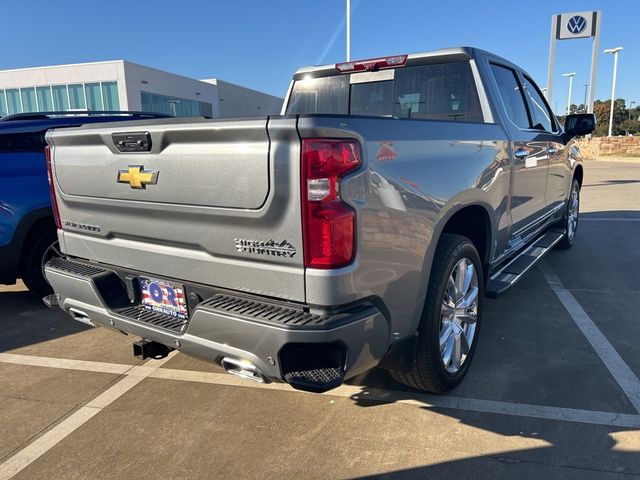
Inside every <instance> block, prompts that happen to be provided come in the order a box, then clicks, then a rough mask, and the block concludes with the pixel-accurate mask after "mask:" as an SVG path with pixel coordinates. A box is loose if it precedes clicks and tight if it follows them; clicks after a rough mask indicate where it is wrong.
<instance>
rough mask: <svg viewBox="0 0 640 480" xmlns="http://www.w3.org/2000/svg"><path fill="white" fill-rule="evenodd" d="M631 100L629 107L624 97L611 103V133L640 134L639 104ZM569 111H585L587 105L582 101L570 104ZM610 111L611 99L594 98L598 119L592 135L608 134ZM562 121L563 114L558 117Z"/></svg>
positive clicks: (594, 109) (595, 112)
mask: <svg viewBox="0 0 640 480" xmlns="http://www.w3.org/2000/svg"><path fill="white" fill-rule="evenodd" d="M635 103H636V102H631V104H630V107H632V108H628V107H627V103H626V101H625V99H624V98H616V101H615V102H614V103H613V128H612V131H611V134H612V135H640V105H635ZM569 111H570V112H571V113H586V112H587V107H586V105H584V104H583V103H581V104H579V105H575V104H571V107H570V109H569ZM610 111H611V100H610V99H609V100H596V101H595V102H594V103H593V113H594V114H595V116H596V119H597V121H598V124H597V127H596V130H595V131H594V132H593V135H594V136H596V137H605V136H607V135H608V134H609V112H610ZM558 118H559V119H560V121H561V123H564V115H563V116H561V117H558Z"/></svg>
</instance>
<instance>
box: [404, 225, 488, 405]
mask: <svg viewBox="0 0 640 480" xmlns="http://www.w3.org/2000/svg"><path fill="white" fill-rule="evenodd" d="M463 261H464V262H465V263H462V270H459V268H460V265H461V262H463ZM469 266H472V267H473V272H474V273H475V281H474V278H471V279H470V282H469V283H468V285H467V289H466V290H465V289H464V284H466V283H467V282H463V288H461V289H459V290H460V291H463V293H464V291H466V292H467V295H466V296H465V295H463V296H462V299H465V298H467V299H470V298H471V297H472V292H473V290H472V288H475V289H476V290H475V304H474V307H473V308H470V309H464V304H463V303H461V302H460V303H459V302H457V301H456V302H450V300H452V299H453V297H454V296H458V294H457V292H458V290H456V288H457V287H456V285H455V282H456V281H457V279H458V278H459V275H458V274H459V272H460V271H464V272H469ZM454 270H456V272H455V273H454ZM483 278H484V277H483V275H482V263H481V261H480V256H479V255H478V251H477V250H476V248H475V247H474V246H473V244H472V243H471V241H470V240H469V239H468V238H466V237H463V236H460V235H450V234H443V235H442V237H441V239H440V241H439V242H438V246H437V248H436V253H435V257H434V260H433V267H432V269H431V276H430V278H429V286H428V289H427V296H426V299H425V305H424V309H423V312H422V317H421V320H420V326H419V327H418V338H417V345H416V348H415V351H414V352H413V353H412V354H413V359H412V362H411V367H410V369H409V370H408V371H407V370H395V371H392V372H391V374H392V376H393V377H394V378H395V379H396V380H398V381H399V382H401V383H403V384H405V385H407V386H409V387H412V388H416V389H418V390H423V391H426V392H431V393H445V392H447V391H449V390H451V389H452V388H454V387H455V386H457V385H458V384H459V383H460V382H461V381H462V379H463V378H464V376H465V375H466V373H467V371H468V370H469V365H470V364H471V361H472V359H473V355H474V353H475V349H476V344H477V343H478V342H477V339H478V333H479V330H480V325H481V323H482V311H483V298H484V284H483ZM450 280H451V281H452V282H453V285H452V284H450V282H449V281H450ZM452 288H453V289H452ZM452 293H453V294H454V295H452ZM454 300H455V299H454ZM445 302H447V303H448V305H451V304H455V306H456V308H455V309H454V308H451V307H449V306H447V305H445ZM461 310H462V313H460V312H461ZM449 311H451V312H452V313H445V312H449ZM470 311H474V312H475V315H471V314H470V313H469V312H470ZM459 313H460V315H458V314H459ZM462 318H465V320H462ZM473 320H475V321H473ZM461 326H462V327H461ZM460 329H461V330H460ZM447 332H450V335H449V336H447ZM456 332H457V336H456ZM461 332H462V333H461ZM463 333H464V335H463ZM441 335H442V338H445V337H446V338H447V339H449V338H453V340H452V341H453V347H452V348H453V350H450V348H449V347H450V345H451V344H450V341H449V340H447V341H445V342H444V345H445V348H444V349H443V351H442V353H441V348H440V345H441V341H440V338H441ZM463 336H464V338H465V339H467V344H468V350H467V353H466V355H462V356H461V357H460V362H459V366H457V368H456V365H455V358H454V357H455V356H456V351H462V352H464V350H466V348H465V345H464V343H463V339H462V337H463ZM458 337H459V338H460V339H459V340H458ZM456 346H459V349H458V350H456V348H457V347H456ZM448 349H449V353H450V355H449V356H450V357H451V358H450V360H449V361H447V357H448V355H447V351H448Z"/></svg>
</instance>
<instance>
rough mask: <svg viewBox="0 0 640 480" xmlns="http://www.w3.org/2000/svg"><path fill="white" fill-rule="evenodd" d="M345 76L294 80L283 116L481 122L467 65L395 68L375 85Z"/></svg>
mask: <svg viewBox="0 0 640 480" xmlns="http://www.w3.org/2000/svg"><path fill="white" fill-rule="evenodd" d="M352 75H354V76H355V75H358V74H352ZM350 77H351V76H350V75H336V76H332V77H324V78H315V79H313V78H312V79H307V80H297V81H296V82H295V83H294V85H293V90H292V91H291V96H290V100H289V104H288V106H287V113H289V114H298V113H301V114H304V113H309V114H313V113H321V114H322V113H325V114H349V115H372V116H393V117H398V118H421V119H426V120H448V121H462V122H482V121H483V117H482V110H481V108H480V101H479V99H478V92H477V90H476V86H475V82H474V79H473V74H472V72H471V66H470V65H469V63H468V62H454V63H441V64H433V65H419V66H414V67H403V68H398V69H396V70H395V71H394V72H393V78H390V79H384V80H380V81H371V82H359V81H358V82H355V81H353V79H351V78H350Z"/></svg>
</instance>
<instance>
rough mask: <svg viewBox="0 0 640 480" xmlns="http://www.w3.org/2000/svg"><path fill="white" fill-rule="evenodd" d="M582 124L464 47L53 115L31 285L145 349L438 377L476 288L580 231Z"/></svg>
mask: <svg viewBox="0 0 640 480" xmlns="http://www.w3.org/2000/svg"><path fill="white" fill-rule="evenodd" d="M594 123H595V119H594V117H593V115H590V114H581V115H569V116H568V117H567V119H566V122H565V125H564V127H563V126H561V125H560V124H559V123H558V120H557V119H556V117H555V116H554V115H553V113H552V111H551V109H550V108H549V105H548V104H547V101H546V100H545V98H544V97H543V95H542V94H541V90H540V89H539V88H538V86H536V84H535V83H534V81H533V80H532V78H531V76H530V75H529V74H527V73H526V72H525V71H524V70H522V69H521V68H519V67H518V66H516V65H514V64H512V63H511V62H509V61H507V60H505V59H503V58H500V57H498V56H496V55H493V54H490V53H488V52H485V51H482V50H478V49H475V48H467V47H465V48H453V49H445V50H438V51H434V52H428V53H419V54H411V55H397V56H391V57H381V58H374V59H369V60H363V61H354V62H347V63H340V64H336V65H324V66H315V67H309V68H302V69H300V70H298V71H297V72H296V73H295V75H294V77H293V81H292V83H291V86H290V88H289V91H288V94H287V97H286V99H285V103H284V106H283V111H282V114H281V115H279V116H272V117H262V118H238V119H231V120H228V119H226V120H204V119H200V120H193V119H161V120H144V121H135V122H127V123H122V124H118V123H112V124H108V125H107V124H104V125H87V126H84V127H80V128H74V129H64V130H53V131H50V132H49V133H48V134H47V141H48V144H49V150H48V157H47V158H48V167H49V177H50V183H51V195H52V198H53V204H54V206H55V208H54V213H55V215H56V222H57V227H58V229H57V232H58V238H59V241H60V251H61V256H60V257H57V258H54V259H52V260H50V261H49V262H48V264H47V265H46V267H45V271H46V276H47V278H48V280H49V282H50V283H51V285H52V286H53V289H54V291H55V294H54V295H53V296H49V297H46V298H45V301H46V302H48V303H49V304H50V305H53V304H57V305H59V306H60V307H61V308H62V309H63V310H64V311H65V312H67V313H69V314H70V315H71V316H72V317H73V318H75V319H76V320H79V321H82V322H85V323H88V324H90V325H95V326H104V327H108V328H111V329H115V330H118V331H121V332H125V333H129V334H133V335H135V336H138V337H141V338H142V339H143V340H141V341H138V342H136V343H135V344H134V352H135V354H136V355H137V356H139V357H140V358H147V357H162V356H166V354H167V353H168V352H169V351H170V350H173V349H177V350H181V351H184V352H186V353H189V354H192V355H196V356H199V357H203V358H205V359H208V360H210V361H212V362H216V363H218V364H220V365H222V366H223V367H224V368H225V369H226V370H227V371H228V372H230V373H232V374H235V375H239V376H241V377H245V378H247V379H252V380H256V381H261V382H269V381H281V382H287V383H289V384H290V385H291V386H292V387H294V388H299V389H304V390H310V391H316V392H320V391H325V390H328V389H330V388H334V387H336V386H338V385H340V384H341V383H342V382H343V381H344V380H345V379H347V378H349V377H353V376H354V375H357V374H358V373H361V372H364V371H366V370H367V369H370V368H371V367H373V366H375V365H378V364H381V365H382V366H384V367H385V368H387V369H389V370H390V371H391V372H392V374H393V375H394V377H395V378H396V379H398V380H399V381H400V382H403V383H404V384H406V385H408V386H411V387H414V388H418V389H421V390H425V391H430V392H438V393H440V392H445V391H447V390H449V389H451V388H453V387H454V386H456V385H457V384H458V383H459V382H460V381H461V380H462V378H463V377H464V376H465V374H466V373H467V371H468V369H469V366H470V364H471V361H472V358H473V355H474V351H475V349H476V345H477V343H478V334H479V332H480V327H481V326H482V322H483V310H484V308H483V299H484V297H485V296H490V297H497V296H498V295H500V294H502V293H504V292H506V291H507V290H508V289H509V288H510V287H511V286H512V285H514V284H515V283H516V282H517V281H518V280H519V279H520V278H521V277H522V276H523V274H524V273H525V272H526V271H527V270H529V269H530V268H531V267H532V266H533V265H534V264H535V263H536V262H537V261H538V260H539V259H540V258H542V256H543V255H544V254H545V253H547V252H548V251H549V250H550V249H552V248H553V247H554V246H558V247H561V248H569V247H571V246H572V245H573V243H574V242H575V238H576V230H577V226H578V211H579V199H580V186H581V184H582V181H583V175H584V173H583V166H582V163H581V160H580V153H579V150H578V149H577V147H576V146H575V145H574V144H573V143H572V141H571V140H572V138H573V137H575V136H576V135H585V134H589V133H590V132H591V131H592V130H593V128H594Z"/></svg>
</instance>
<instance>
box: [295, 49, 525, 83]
mask: <svg viewBox="0 0 640 480" xmlns="http://www.w3.org/2000/svg"><path fill="white" fill-rule="evenodd" d="M390 56H394V55H380V57H379V58H384V57H390ZM480 56H483V57H490V58H492V59H494V60H497V61H499V62H500V63H504V64H507V65H510V66H512V67H514V68H518V69H520V70H522V69H521V68H520V67H518V66H517V65H514V64H513V63H512V62H510V61H508V60H506V59H505V58H502V57H500V56H498V55H495V54H493V53H491V52H487V51H486V50H482V49H480V48H476V47H451V48H441V49H438V50H432V51H428V52H419V53H410V54H408V57H407V61H408V62H410V61H411V60H421V59H425V60H428V59H430V58H433V59H436V58H441V57H454V58H455V57H457V58H458V59H460V60H471V59H473V58H477V57H480ZM376 58H378V57H376ZM361 60H369V59H364V58H363V59H355V60H351V61H352V62H357V61H361ZM335 68H336V64H335V63H330V64H326V65H313V66H309V67H302V68H299V69H298V70H296V72H295V74H294V78H296V77H299V76H301V75H304V74H313V73H316V72H320V71H323V70H334V71H335ZM296 79H297V78H296Z"/></svg>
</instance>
